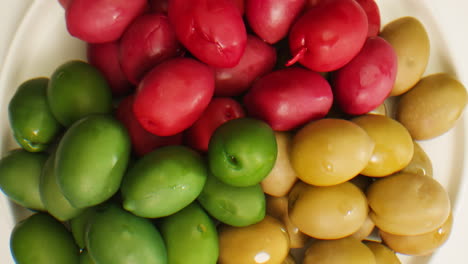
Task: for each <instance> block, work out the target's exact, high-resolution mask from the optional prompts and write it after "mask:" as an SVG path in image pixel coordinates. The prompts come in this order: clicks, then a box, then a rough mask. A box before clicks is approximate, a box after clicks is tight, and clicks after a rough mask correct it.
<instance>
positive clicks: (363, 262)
mask: <svg viewBox="0 0 468 264" xmlns="http://www.w3.org/2000/svg"><path fill="white" fill-rule="evenodd" d="M302 263H303V264H335V263H346V264H376V261H375V257H374V254H373V253H372V251H371V250H370V249H369V248H368V247H366V245H364V244H363V243H362V242H361V241H359V240H357V239H355V238H352V237H347V238H342V239H337V240H317V241H315V242H314V243H312V245H311V246H310V247H309V248H308V249H307V250H306V253H305V257H304V261H303V262H302Z"/></svg>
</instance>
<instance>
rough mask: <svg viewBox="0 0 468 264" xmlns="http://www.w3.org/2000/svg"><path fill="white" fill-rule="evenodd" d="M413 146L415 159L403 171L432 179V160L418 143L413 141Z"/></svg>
mask: <svg viewBox="0 0 468 264" xmlns="http://www.w3.org/2000/svg"><path fill="white" fill-rule="evenodd" d="M413 144H414V153H413V158H412V159H411V161H410V163H409V164H408V165H407V166H406V167H405V168H403V169H402V170H401V171H402V172H408V173H414V174H420V175H425V176H429V177H432V176H433V169H432V162H431V159H430V158H429V156H428V155H427V153H426V152H425V151H424V149H423V148H422V147H421V146H420V145H419V144H418V143H417V142H416V141H413Z"/></svg>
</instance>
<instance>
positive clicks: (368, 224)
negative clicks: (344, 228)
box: [351, 216, 375, 241]
mask: <svg viewBox="0 0 468 264" xmlns="http://www.w3.org/2000/svg"><path fill="white" fill-rule="evenodd" d="M374 228H375V224H374V221H372V218H370V216H367V217H366V220H365V221H364V223H362V225H361V227H360V228H359V229H358V231H356V232H354V233H353V234H352V235H351V236H352V237H354V238H356V239H357V240H360V241H362V240H364V239H365V238H367V237H368V236H369V235H370V234H371V233H372V231H374Z"/></svg>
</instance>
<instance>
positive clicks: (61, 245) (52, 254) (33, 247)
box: [10, 213, 80, 264]
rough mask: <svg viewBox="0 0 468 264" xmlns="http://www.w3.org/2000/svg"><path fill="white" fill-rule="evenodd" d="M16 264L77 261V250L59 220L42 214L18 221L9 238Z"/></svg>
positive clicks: (76, 262)
mask: <svg viewBox="0 0 468 264" xmlns="http://www.w3.org/2000/svg"><path fill="white" fill-rule="evenodd" d="M10 247H11V254H12V256H13V258H14V259H15V262H16V263H17V264H64V263H67V264H78V263H79V253H80V250H79V249H78V247H77V246H76V244H75V241H74V240H73V236H72V235H71V234H70V232H68V230H67V229H66V228H65V226H64V225H62V223H60V222H59V221H57V220H55V219H54V218H53V217H52V216H50V215H48V214H45V213H38V214H34V215H32V216H30V217H28V218H27V219H25V220H23V221H21V222H19V223H18V224H17V225H16V226H15V228H14V229H13V232H12V233H11V237H10Z"/></svg>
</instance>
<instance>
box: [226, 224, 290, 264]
mask: <svg viewBox="0 0 468 264" xmlns="http://www.w3.org/2000/svg"><path fill="white" fill-rule="evenodd" d="M219 250H220V252H219V259H218V263H219V264H239V263H242V264H258V263H263V264H276V263H282V261H284V260H285V259H286V257H287V256H288V253H289V239H288V234H287V233H286V229H285V228H284V225H283V224H282V223H281V222H280V221H279V220H277V219H275V218H274V217H272V216H269V215H267V216H265V218H264V219H263V220H262V221H261V222H259V223H256V224H253V225H250V226H245V227H232V226H223V227H222V228H221V229H220V231H219Z"/></svg>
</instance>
